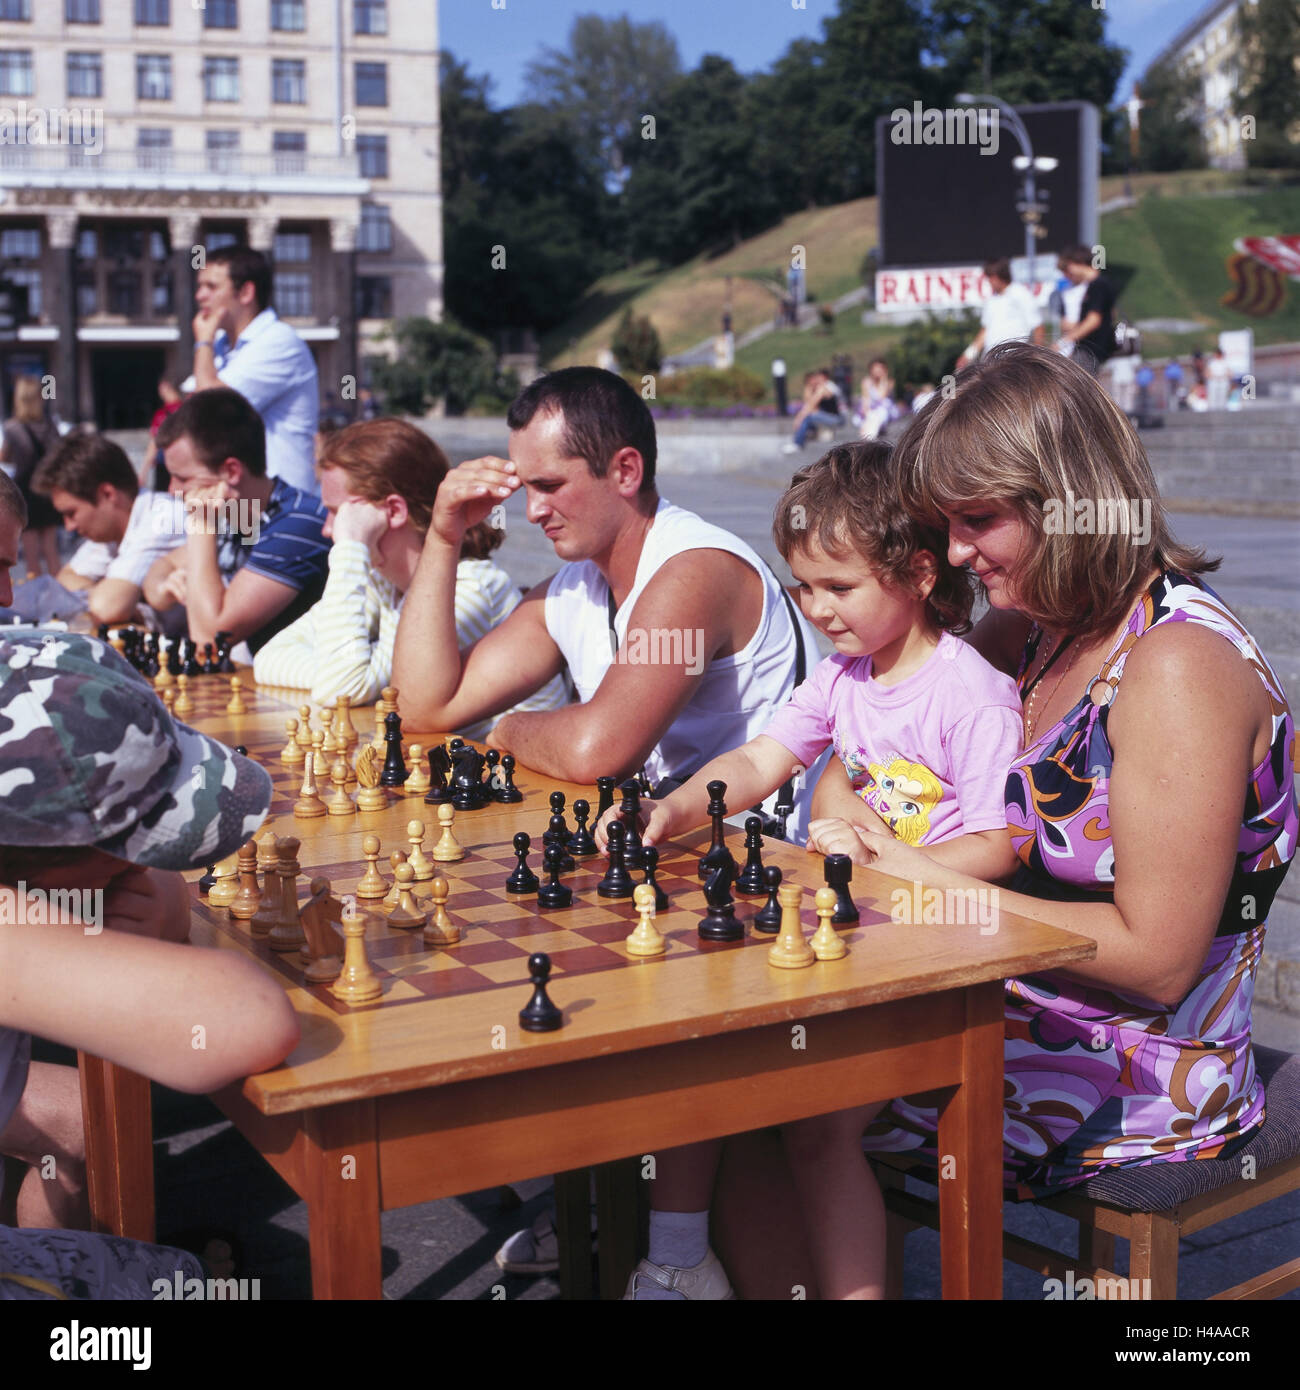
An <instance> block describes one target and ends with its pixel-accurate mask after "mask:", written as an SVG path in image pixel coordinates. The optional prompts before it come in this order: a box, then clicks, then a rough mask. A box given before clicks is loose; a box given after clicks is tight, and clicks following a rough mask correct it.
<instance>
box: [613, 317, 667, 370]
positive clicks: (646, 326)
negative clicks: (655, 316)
mask: <svg viewBox="0 0 1300 1390" xmlns="http://www.w3.org/2000/svg"><path fill="white" fill-rule="evenodd" d="M610 351H611V352H612V353H613V354H614V358H615V360H616V361H617V362H618V365H619V367H620V368H621V369H622V370H623V371H625V372H630V373H632V374H633V375H635V376H641V375H642V374H643V373H646V372H657V371H658V370H659V368H660V366H661V365H662V363H663V348H662V347H661V346H660V343H659V331H658V329H656V328H655V326H654V324H653V323H651V322H650V320H649V319H648V318H647V317H646V316H645V315H643V314H634V313H633V312H632V310H631V309H625V310H624V311H623V317H622V318H621V319H619V321H618V327H617V328H616V329H615V330H614V340H613V342H612V343H611V344H610Z"/></svg>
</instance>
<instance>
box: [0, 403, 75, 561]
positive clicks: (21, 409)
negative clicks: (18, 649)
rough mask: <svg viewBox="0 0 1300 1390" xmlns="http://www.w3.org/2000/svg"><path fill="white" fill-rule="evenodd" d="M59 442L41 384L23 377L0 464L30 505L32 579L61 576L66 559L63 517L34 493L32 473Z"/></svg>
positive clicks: (26, 539) (27, 548)
mask: <svg viewBox="0 0 1300 1390" xmlns="http://www.w3.org/2000/svg"><path fill="white" fill-rule="evenodd" d="M58 442H59V431H58V427H57V426H56V425H55V423H54V421H53V420H51V419H49V418H48V417H47V416H46V414H45V401H44V400H43V399H42V396H41V383H40V381H39V380H38V379H37V378H36V377H34V376H20V377H19V378H18V380H17V381H16V382H15V383H14V413H13V417H12V418H11V419H9V420H7V421H6V422H5V427H4V441H3V444H0V463H3V464H4V465H5V472H6V473H8V474H9V476H10V477H11V478H12V479H13V480H14V482H16V483H17V484H18V490H19V491H20V492H21V493H22V495H23V500H24V501H25V502H26V503H27V529H26V530H25V531H24V532H23V560H24V562H25V563H26V565H27V577H28V579H34V578H35V577H36V576H37V575H38V574H40V572H41V562H42V560H43V561H44V562H45V569H46V572H47V573H49V574H58V572H59V569H60V566H61V565H62V560H61V558H60V556H59V514H58V512H56V511H55V510H54V508H53V506H51V504H50V500H49V498H48V497H42V496H41V495H40V493H37V492H33V491H32V474H33V473H35V472H36V466H37V464H39V463H40V461H41V460H42V459H43V458H44V457H45V455H46V454H48V453H49V452H50V450H51V449H52V448H53V447H54V446H55V445H56V444H57V443H58Z"/></svg>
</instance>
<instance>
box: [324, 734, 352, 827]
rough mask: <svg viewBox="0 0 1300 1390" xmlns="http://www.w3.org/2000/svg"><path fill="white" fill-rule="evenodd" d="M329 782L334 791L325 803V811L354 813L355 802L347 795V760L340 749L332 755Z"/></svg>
mask: <svg viewBox="0 0 1300 1390" xmlns="http://www.w3.org/2000/svg"><path fill="white" fill-rule="evenodd" d="M330 782H331V784H332V785H333V787H334V792H333V795H331V797H330V799H329V800H328V801H327V802H326V803H325V809H326V811H327V812H328V813H329V814H330V815H331V816H354V815H356V813H357V805H356V802H355V801H353V800H352V798H351V797H350V796H349V795H348V760H347V757H346V756H345V754H344V753H343V751H342V749H340V750H339V752H338V753H336V754H335V756H334V766H333V767H332V768H331V769H330Z"/></svg>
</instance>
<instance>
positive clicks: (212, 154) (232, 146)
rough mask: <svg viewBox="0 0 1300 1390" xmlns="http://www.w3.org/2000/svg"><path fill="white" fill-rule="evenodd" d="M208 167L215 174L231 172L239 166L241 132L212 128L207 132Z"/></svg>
mask: <svg viewBox="0 0 1300 1390" xmlns="http://www.w3.org/2000/svg"><path fill="white" fill-rule="evenodd" d="M206 144H207V150H208V169H209V170H210V171H211V172H212V173H214V174H229V173H231V172H233V171H234V170H235V169H237V168H238V167H239V132H238V131H237V130H210V131H208V133H207V140H206Z"/></svg>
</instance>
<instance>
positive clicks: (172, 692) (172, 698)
mask: <svg viewBox="0 0 1300 1390" xmlns="http://www.w3.org/2000/svg"><path fill="white" fill-rule="evenodd" d="M162 702H163V708H164V709H165V710H166V711H167V713H168V714H169V715H174V714H175V713H176V687H175V686H174V685H169V686H168V687H167V689H166V690H164V691H163V693H162Z"/></svg>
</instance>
